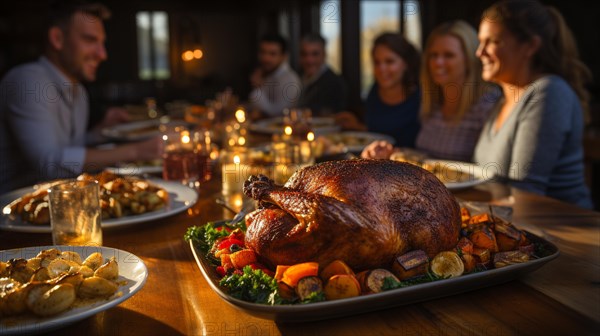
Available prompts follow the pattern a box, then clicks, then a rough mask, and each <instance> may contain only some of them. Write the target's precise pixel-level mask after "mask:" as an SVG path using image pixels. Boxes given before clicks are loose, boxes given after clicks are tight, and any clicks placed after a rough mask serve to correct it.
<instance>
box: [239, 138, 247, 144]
mask: <svg viewBox="0 0 600 336" xmlns="http://www.w3.org/2000/svg"><path fill="white" fill-rule="evenodd" d="M238 144H239V145H240V146H243V145H245V144H246V138H244V137H240V138H239V139H238Z"/></svg>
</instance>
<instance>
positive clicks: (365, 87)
mask: <svg viewBox="0 0 600 336" xmlns="http://www.w3.org/2000/svg"><path fill="white" fill-rule="evenodd" d="M387 31H391V32H398V31H400V1H399V0H398V1H370V0H361V1H360V67H361V75H360V87H361V96H362V97H363V99H364V98H366V97H367V94H368V93H369V88H370V87H371V85H372V84H373V80H374V79H373V65H372V61H371V48H372V47H373V41H375V38H376V37H377V35H379V34H381V33H383V32H387Z"/></svg>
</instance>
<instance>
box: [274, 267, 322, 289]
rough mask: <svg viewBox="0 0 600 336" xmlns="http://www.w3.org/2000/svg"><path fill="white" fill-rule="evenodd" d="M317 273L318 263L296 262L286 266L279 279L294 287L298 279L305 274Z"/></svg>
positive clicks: (316, 274)
mask: <svg viewBox="0 0 600 336" xmlns="http://www.w3.org/2000/svg"><path fill="white" fill-rule="evenodd" d="M318 275H319V264H318V263H316V262H305V263H301V264H296V265H292V266H290V267H288V269H286V270H285V272H283V277H281V281H283V282H285V283H286V284H288V285H289V286H290V287H296V284H298V280H300V279H302V278H304V277H307V276H318Z"/></svg>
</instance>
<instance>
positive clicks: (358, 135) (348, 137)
mask: <svg viewBox="0 0 600 336" xmlns="http://www.w3.org/2000/svg"><path fill="white" fill-rule="evenodd" d="M325 137H326V138H327V139H329V140H331V141H332V142H333V143H335V144H338V143H341V144H343V145H345V146H346V148H347V149H348V151H350V152H361V151H362V150H363V149H364V148H365V147H366V146H367V145H368V144H370V143H371V142H373V141H376V140H384V141H387V142H389V143H390V144H392V145H393V144H395V143H396V140H395V139H394V138H393V137H391V136H389V135H387V134H381V133H373V132H341V133H331V134H327V135H325Z"/></svg>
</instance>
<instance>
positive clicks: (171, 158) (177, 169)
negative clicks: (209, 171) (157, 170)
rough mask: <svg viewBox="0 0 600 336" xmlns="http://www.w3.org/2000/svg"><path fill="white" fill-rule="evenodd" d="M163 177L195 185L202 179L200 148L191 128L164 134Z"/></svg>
mask: <svg viewBox="0 0 600 336" xmlns="http://www.w3.org/2000/svg"><path fill="white" fill-rule="evenodd" d="M163 142H164V151H163V179H164V180H167V181H180V182H181V183H182V184H184V185H188V186H191V187H195V186H197V185H198V183H199V181H200V164H199V162H198V150H197V148H196V143H195V141H194V138H193V136H192V134H191V133H190V131H189V130H187V129H176V130H173V131H171V132H168V133H166V134H163Z"/></svg>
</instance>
